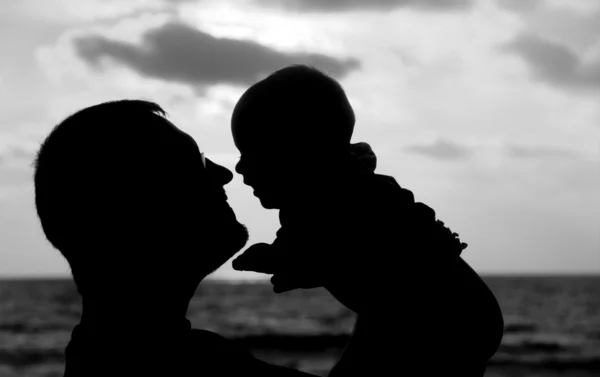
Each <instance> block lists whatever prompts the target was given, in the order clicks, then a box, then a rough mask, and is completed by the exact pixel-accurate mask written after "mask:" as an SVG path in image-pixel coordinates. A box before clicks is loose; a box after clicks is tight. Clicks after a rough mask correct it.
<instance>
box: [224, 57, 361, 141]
mask: <svg viewBox="0 0 600 377" xmlns="http://www.w3.org/2000/svg"><path fill="white" fill-rule="evenodd" d="M242 123H244V124H253V125H254V126H253V127H251V128H252V129H254V130H256V128H255V126H256V125H258V126H259V127H261V131H265V132H266V133H267V135H269V136H267V138H268V137H272V138H273V140H277V141H283V140H286V139H287V140H288V141H292V142H297V143H304V142H311V143H313V144H316V146H323V147H327V148H336V147H346V146H347V145H348V144H349V143H350V139H351V138H352V133H353V131H354V123H355V116H354V111H353V110H352V106H351V105H350V102H349V101H348V98H347V97H346V93H345V92H344V89H343V88H342V86H341V85H340V84H339V83H338V82H337V81H336V80H334V79H333V78H331V77H330V76H328V75H326V74H325V73H323V72H321V71H319V70H318V69H316V68H314V67H310V66H306V65H292V66H288V67H286V68H282V69H280V70H278V71H275V72H274V73H272V74H271V75H270V76H268V77H267V78H265V79H264V80H262V81H259V82H258V83H256V84H254V85H253V86H251V87H250V88H249V89H248V90H247V91H246V92H245V93H244V94H243V96H242V98H240V101H239V102H238V104H237V105H236V108H235V109H234V112H233V116H232V125H234V126H236V125H239V124H242ZM240 128H242V129H246V128H247V127H245V126H241V127H240ZM248 128H250V127H248ZM242 132H244V131H242ZM248 132H251V131H248ZM260 137H261V138H264V137H265V136H264V134H263V133H262V132H261V134H260ZM282 138H283V140H282Z"/></svg>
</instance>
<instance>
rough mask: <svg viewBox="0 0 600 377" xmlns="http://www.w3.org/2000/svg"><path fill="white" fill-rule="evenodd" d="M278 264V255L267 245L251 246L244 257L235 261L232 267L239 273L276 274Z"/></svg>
mask: <svg viewBox="0 0 600 377" xmlns="http://www.w3.org/2000/svg"><path fill="white" fill-rule="evenodd" d="M276 264H277V261H276V255H275V253H274V252H273V251H272V248H270V245H267V244H256V245H252V246H250V248H248V250H246V251H245V252H244V253H243V254H242V255H240V256H239V257H237V258H236V259H234V260H233V262H232V266H233V268H234V269H235V270H238V271H255V272H262V273H267V274H268V273H274V272H275V266H276Z"/></svg>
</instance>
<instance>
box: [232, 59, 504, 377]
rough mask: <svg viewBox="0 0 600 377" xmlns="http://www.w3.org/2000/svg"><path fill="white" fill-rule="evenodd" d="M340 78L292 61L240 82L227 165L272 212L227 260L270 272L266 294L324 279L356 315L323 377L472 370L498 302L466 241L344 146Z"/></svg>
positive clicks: (478, 364)
mask: <svg viewBox="0 0 600 377" xmlns="http://www.w3.org/2000/svg"><path fill="white" fill-rule="evenodd" d="M354 123H355V117H354V112H353V110H352V107H351V106H350V103H349V101H348V99H347V97H346V95H345V93H344V90H343V89H342V87H341V86H340V85H339V84H338V83H337V82H336V81H335V80H333V79H332V78H330V77H328V76H326V75H325V74H323V73H321V72H320V71H318V70H316V69H313V68H311V67H307V66H291V67H287V68H284V69H281V70H279V71H277V72H275V73H273V74H272V75H271V76H269V77H268V78H266V79H264V80H262V81H260V82H258V83H257V84H255V85H254V86H252V87H250V88H249V89H248V90H247V91H246V92H245V93H244V94H243V96H242V97H241V99H240V100H239V102H238V104H237V105H236V107H235V110H234V113H233V116H232V133H233V137H234V140H235V144H236V146H237V148H238V149H239V151H240V152H241V158H240V161H239V163H238V165H237V167H236V171H237V172H238V173H240V174H241V175H243V177H244V182H245V183H246V184H247V185H249V186H251V187H252V188H253V189H254V193H255V195H256V196H257V197H258V198H259V200H260V201H261V203H262V205H263V206H264V207H265V208H274V209H280V214H279V215H280V222H281V228H280V229H279V231H278V232H277V238H276V240H275V241H274V242H273V244H271V245H268V244H257V245H253V246H252V247H250V248H249V249H248V250H247V251H246V252H245V253H244V254H242V255H241V256H240V257H238V258H237V259H236V260H234V268H236V269H238V270H252V271H257V272H263V273H269V274H273V277H272V279H271V282H272V283H273V285H274V287H273V289H274V291H275V292H285V291H288V290H291V289H297V288H313V287H319V286H323V287H325V288H326V289H327V290H329V292H331V294H332V295H333V296H334V297H336V298H337V299H338V300H340V301H341V302H342V303H343V304H344V305H346V306H347V307H348V308H350V309H352V310H353V311H354V312H356V313H357V315H358V317H357V322H356V325H355V329H354V333H353V335H352V338H351V340H350V342H349V344H348V345H347V348H346V350H345V351H344V354H343V356H342V358H341V360H340V361H339V363H338V364H337V365H336V366H335V367H334V369H333V370H332V372H331V374H330V375H331V376H350V375H356V376H369V375H372V376H375V375H390V371H393V372H392V373H393V374H394V375H405V374H406V375H423V376H442V375H444V376H483V374H484V371H485V366H486V363H487V361H488V359H489V358H490V357H491V356H492V355H494V353H495V352H496V350H497V348H498V346H499V344H500V340H501V338H502V331H503V319H502V313H501V311H500V308H499V306H498V303H497V301H496V299H495V297H494V295H493V294H492V292H491V291H490V290H489V289H488V287H487V286H486V284H485V283H484V282H483V281H482V279H481V278H480V277H479V276H478V275H477V273H475V271H473V269H471V268H470V267H469V266H468V264H467V263H466V262H465V261H464V260H463V259H462V258H461V257H460V254H461V252H462V251H463V249H464V248H466V246H467V245H466V244H464V243H462V242H461V241H460V240H459V238H458V235H457V234H456V233H452V232H451V231H450V230H449V229H448V228H447V227H445V226H444V223H443V222H441V221H439V220H436V214H435V211H434V210H433V209H431V208H430V207H428V206H426V205H425V204H423V203H418V202H415V199H414V196H413V194H412V192H410V191H409V190H407V189H404V188H401V187H400V186H399V185H398V183H397V182H396V180H395V179H394V178H392V177H389V176H385V175H380V174H376V173H375V172H374V171H375V167H376V161H377V160H376V157H375V154H374V153H373V151H372V150H371V149H370V147H369V145H368V144H366V143H358V144H350V139H351V136H352V133H353V129H354Z"/></svg>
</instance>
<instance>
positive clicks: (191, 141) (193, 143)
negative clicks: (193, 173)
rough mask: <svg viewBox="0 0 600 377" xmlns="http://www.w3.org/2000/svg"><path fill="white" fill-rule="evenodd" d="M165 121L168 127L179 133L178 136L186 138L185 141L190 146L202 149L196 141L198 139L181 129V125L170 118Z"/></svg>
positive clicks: (182, 138)
mask: <svg viewBox="0 0 600 377" xmlns="http://www.w3.org/2000/svg"><path fill="white" fill-rule="evenodd" d="M165 122H166V124H167V125H168V127H169V128H170V129H171V130H173V132H175V133H176V134H177V135H178V137H181V140H185V142H186V143H187V144H190V146H193V147H194V149H197V150H198V151H200V147H199V146H198V143H196V140H194V138H193V137H191V136H190V135H189V134H188V133H186V132H184V131H182V130H181V129H179V127H177V126H176V125H174V124H173V123H172V122H171V121H170V120H168V119H165Z"/></svg>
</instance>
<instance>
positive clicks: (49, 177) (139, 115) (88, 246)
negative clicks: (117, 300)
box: [35, 100, 248, 297]
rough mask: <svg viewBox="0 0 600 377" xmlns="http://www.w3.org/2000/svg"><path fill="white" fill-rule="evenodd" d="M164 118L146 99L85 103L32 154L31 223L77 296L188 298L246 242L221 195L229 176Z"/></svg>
mask: <svg viewBox="0 0 600 377" xmlns="http://www.w3.org/2000/svg"><path fill="white" fill-rule="evenodd" d="M164 115H165V113H164V111H163V110H162V109H161V108H160V107H159V106H158V105H157V104H154V103H151V102H145V101H135V100H124V101H117V102H108V103H103V104H100V105H97V106H92V107H89V108H86V109H83V110H81V111H79V112H77V113H75V114H73V115H71V116H70V117H68V118H67V119H65V120H64V121H63V122H61V123H60V124H59V125H57V126H56V127H55V128H54V129H53V130H52V132H51V133H50V134H49V135H48V137H47V138H46V140H45V141H44V142H43V143H42V145H41V147H40V150H39V151H38V155H37V158H36V161H35V204H36V208H37V212H38V216H39V218H40V221H41V224H42V228H43V230H44V233H45V234H46V237H47V238H48V240H49V241H50V242H51V243H52V245H53V246H54V247H56V248H57V249H58V250H59V251H60V252H61V253H62V254H63V255H64V256H65V258H66V259H67V261H68V262H69V264H70V266H71V270H72V272H73V277H74V279H75V282H76V284H77V286H78V288H79V291H80V292H81V293H82V294H84V296H85V294H86V293H87V294H90V295H99V294H103V292H106V293H107V294H110V295H114V294H116V292H122V293H124V294H126V295H127V294H129V293H135V292H136V291H138V290H139V289H143V288H144V287H146V289H150V288H155V287H157V286H160V287H161V288H162V289H165V290H169V289H174V290H176V294H185V295H192V294H193V292H194V291H195V289H196V286H197V284H198V283H199V282H200V281H201V280H202V278H204V277H205V276H206V275H207V274H209V273H211V272H212V271H214V270H215V269H216V268H218V267H219V266H221V265H222V264H223V263H225V262H226V261H227V260H228V259H229V258H230V257H232V256H233V255H234V254H235V253H236V252H237V251H239V250H240V249H241V248H242V247H243V246H244V245H245V243H246V241H247V237H248V235H247V232H246V229H245V228H244V227H243V226H242V225H241V224H239V223H238V222H237V220H236V218H235V215H234V213H233V211H232V210H231V208H230V207H229V205H228V204H227V197H226V195H225V191H224V188H223V186H224V185H226V184H227V183H229V182H230V181H231V179H232V177H233V175H232V173H231V172H230V171H229V170H227V169H226V168H224V167H222V166H220V165H216V164H214V163H212V162H211V161H210V160H208V159H207V160H205V161H204V158H203V155H202V154H201V153H200V150H199V149H198V146H197V144H196V142H195V141H194V140H193V139H192V138H191V137H190V136H189V135H187V134H186V133H184V132H182V131H181V130H179V129H178V128H177V127H175V126H174V125H173V124H172V123H171V122H169V121H168V120H167V119H166V118H165V117H164ZM204 164H206V167H205V166H204ZM172 293H173V292H172ZM190 297H191V296H190Z"/></svg>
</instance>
